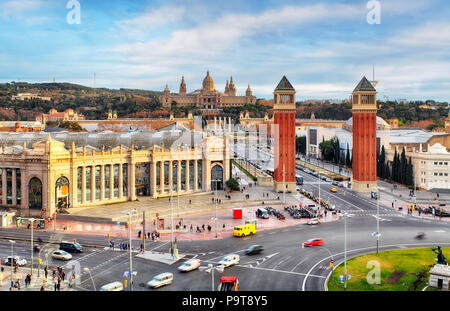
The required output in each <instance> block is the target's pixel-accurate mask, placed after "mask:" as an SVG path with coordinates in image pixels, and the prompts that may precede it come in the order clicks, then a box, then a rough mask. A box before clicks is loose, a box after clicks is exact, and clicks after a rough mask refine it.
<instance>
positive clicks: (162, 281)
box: [147, 272, 173, 288]
mask: <svg viewBox="0 0 450 311" xmlns="http://www.w3.org/2000/svg"><path fill="white" fill-rule="evenodd" d="M172 281H173V273H170V272H165V273H161V274H158V275H157V276H155V277H154V278H153V280H151V281H149V282H148V283H147V286H148V287H150V288H157V287H161V286H164V285H169V284H172Z"/></svg>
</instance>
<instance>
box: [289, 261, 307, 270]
mask: <svg viewBox="0 0 450 311" xmlns="http://www.w3.org/2000/svg"><path fill="white" fill-rule="evenodd" d="M308 258H309V257H306V258H305V259H303V260H302V261H300V262H299V263H298V264H296V265H295V267H294V268H292V270H291V272H292V271H294V270H295V268H297V267H298V266H299V265H301V264H302V263H303V262H305V260H306V259H308Z"/></svg>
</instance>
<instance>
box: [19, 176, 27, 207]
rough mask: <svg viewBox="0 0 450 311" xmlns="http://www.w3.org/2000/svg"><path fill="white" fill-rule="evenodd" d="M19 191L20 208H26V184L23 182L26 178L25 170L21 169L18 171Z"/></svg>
mask: <svg viewBox="0 0 450 311" xmlns="http://www.w3.org/2000/svg"><path fill="white" fill-rule="evenodd" d="M20 173H21V174H20V179H21V180H20V193H21V199H22V201H21V203H20V209H21V210H25V209H27V210H28V185H27V184H25V181H26V180H27V178H26V176H25V175H24V173H25V171H23V170H21V172H20Z"/></svg>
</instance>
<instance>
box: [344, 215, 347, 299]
mask: <svg viewBox="0 0 450 311" xmlns="http://www.w3.org/2000/svg"><path fill="white" fill-rule="evenodd" d="M347 216H348V215H347V212H344V291H346V290H347Z"/></svg>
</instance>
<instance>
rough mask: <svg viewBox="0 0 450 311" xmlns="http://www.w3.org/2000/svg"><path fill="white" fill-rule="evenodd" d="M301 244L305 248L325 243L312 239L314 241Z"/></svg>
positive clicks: (321, 240)
mask: <svg viewBox="0 0 450 311" xmlns="http://www.w3.org/2000/svg"><path fill="white" fill-rule="evenodd" d="M303 244H304V245H305V246H318V245H323V244H325V242H324V241H323V239H319V238H314V239H309V240H308V241H305V242H303Z"/></svg>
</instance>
